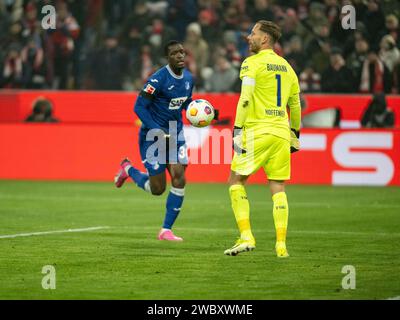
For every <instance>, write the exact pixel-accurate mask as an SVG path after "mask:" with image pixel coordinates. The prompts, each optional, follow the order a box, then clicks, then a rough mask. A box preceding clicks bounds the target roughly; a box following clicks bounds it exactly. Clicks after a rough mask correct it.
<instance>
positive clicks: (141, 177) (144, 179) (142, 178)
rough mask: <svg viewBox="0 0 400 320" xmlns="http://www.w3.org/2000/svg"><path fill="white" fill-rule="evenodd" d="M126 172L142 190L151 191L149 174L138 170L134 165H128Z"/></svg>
mask: <svg viewBox="0 0 400 320" xmlns="http://www.w3.org/2000/svg"><path fill="white" fill-rule="evenodd" d="M127 173H128V175H129V176H130V177H131V178H132V180H133V181H134V182H135V183H136V185H137V186H138V187H139V188H142V189H143V190H144V191H147V192H150V191H151V190H150V181H149V176H148V175H147V174H145V173H143V172H140V171H139V170H138V169H136V168H134V167H130V168H129V170H128V172H127Z"/></svg>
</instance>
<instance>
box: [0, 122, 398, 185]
mask: <svg viewBox="0 0 400 320" xmlns="http://www.w3.org/2000/svg"><path fill="white" fill-rule="evenodd" d="M193 130H198V129H194V128H191V129H189V130H187V137H188V141H189V142H188V144H189V146H190V148H191V150H190V157H191V162H192V163H191V164H190V166H189V168H188V171H187V173H188V181H189V182H219V183H225V182H226V181H227V178H228V175H229V170H230V166H229V162H230V157H231V155H232V151H231V140H230V134H231V132H230V129H228V128H221V127H214V128H208V129H205V130H203V131H201V132H198V131H193ZM211 132H212V133H213V134H216V133H217V134H218V135H219V139H214V140H219V142H220V144H218V145H215V144H214V143H207V141H210V133H211ZM137 133H138V127H137V126H133V125H115V124H114V125H113V124H111V125H110V124H98V125H93V124H90V125H88V124H0V150H1V151H0V152H1V156H0V179H35V180H37V179H40V180H42V179H44V180H83V181H110V183H112V181H113V176H114V174H115V172H116V170H117V168H118V164H119V162H120V160H121V158H123V157H125V156H128V157H129V158H130V159H131V160H132V161H133V162H134V163H135V164H137V165H138V166H139V167H140V168H141V169H143V167H142V165H141V160H140V156H139V150H138V144H137ZM193 136H194V137H196V139H193V138H191V137H193ZM301 143H302V151H301V152H298V153H295V154H293V155H292V179H291V183H299V184H334V185H381V186H386V185H400V130H334V129H332V130H322V129H318V130H317V129H315V130H310V129H304V130H303V131H302V136H301ZM217 153H219V154H217ZM203 155H205V156H203ZM265 181H266V178H265V175H264V173H263V172H261V171H260V172H259V173H258V174H256V175H255V176H254V177H252V179H251V181H250V182H252V183H264V182H265Z"/></svg>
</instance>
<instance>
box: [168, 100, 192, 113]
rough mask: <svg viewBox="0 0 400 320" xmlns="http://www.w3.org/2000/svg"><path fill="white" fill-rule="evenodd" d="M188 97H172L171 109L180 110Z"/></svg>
mask: <svg viewBox="0 0 400 320" xmlns="http://www.w3.org/2000/svg"><path fill="white" fill-rule="evenodd" d="M187 98H188V97H180V98H174V99H171V101H170V103H169V110H178V109H180V107H181V106H182V105H183V104H184V103H185V101H186V100H187Z"/></svg>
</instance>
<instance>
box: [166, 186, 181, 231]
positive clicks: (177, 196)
mask: <svg viewBox="0 0 400 320" xmlns="http://www.w3.org/2000/svg"><path fill="white" fill-rule="evenodd" d="M184 196H185V189H178V188H174V187H171V190H170V192H169V195H168V199H167V211H166V213H165V220H164V225H163V228H164V229H171V228H172V226H173V224H174V222H175V220H176V218H177V217H178V215H179V212H180V211H181V207H182V203H183V198H184Z"/></svg>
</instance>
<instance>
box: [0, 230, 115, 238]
mask: <svg viewBox="0 0 400 320" xmlns="http://www.w3.org/2000/svg"><path fill="white" fill-rule="evenodd" d="M108 228H110V227H90V228H81V229H66V230H56V231H43V232H32V233H18V234H10V235H4V236H0V239H12V238H19V237H32V236H43V235H47V234H56V233H70V232H87V231H95V230H102V229H108Z"/></svg>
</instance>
